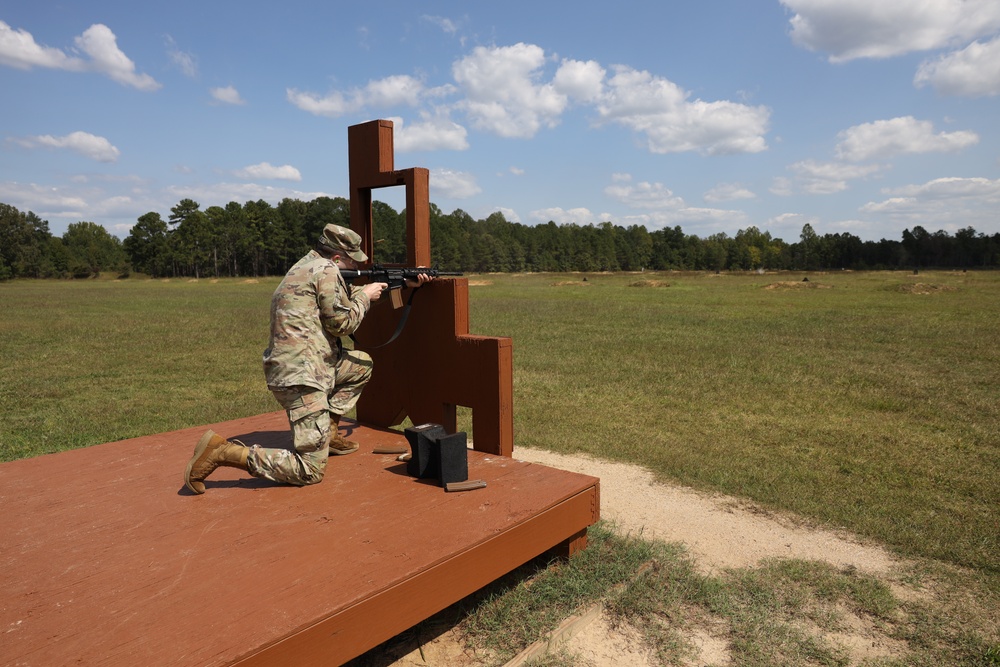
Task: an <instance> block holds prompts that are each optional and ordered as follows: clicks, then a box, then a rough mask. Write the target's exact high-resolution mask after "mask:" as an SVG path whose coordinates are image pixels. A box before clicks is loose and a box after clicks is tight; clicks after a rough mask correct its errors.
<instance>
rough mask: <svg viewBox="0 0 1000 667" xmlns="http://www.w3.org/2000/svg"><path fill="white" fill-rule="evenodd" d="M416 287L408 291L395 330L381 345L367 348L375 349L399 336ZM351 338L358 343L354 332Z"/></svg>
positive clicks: (408, 312) (408, 314)
mask: <svg viewBox="0 0 1000 667" xmlns="http://www.w3.org/2000/svg"><path fill="white" fill-rule="evenodd" d="M418 289H420V288H419V287H414V288H413V291H412V292H410V298H409V299H407V300H406V305H405V306H403V314H402V316H401V317H400V318H399V323H398V324H397V325H396V330H395V331H393V332H392V336H391V337H390V338H389V340H387V341H386V342H384V343H382V344H381V345H375V346H373V347H369V348H368V349H369V350H377V349H379V348H380V347H385V346H386V345H388V344H389V343H391V342H392V341H394V340H396V339H397V338H399V334H401V333H403V327H405V326H406V320H407V318H408V317H409V316H410V307H411V306H412V305H413V297H415V296H416V295H417V290H418ZM351 340H353V341H354V344H355V345H357V344H358V339H357V338H355V337H354V334H351Z"/></svg>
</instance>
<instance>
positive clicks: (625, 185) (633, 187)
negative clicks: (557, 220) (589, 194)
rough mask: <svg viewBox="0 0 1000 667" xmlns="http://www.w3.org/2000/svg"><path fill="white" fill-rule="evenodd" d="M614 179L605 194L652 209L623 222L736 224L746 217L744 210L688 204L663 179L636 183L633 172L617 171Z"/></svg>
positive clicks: (655, 225) (652, 225)
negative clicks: (662, 181) (654, 181)
mask: <svg viewBox="0 0 1000 667" xmlns="http://www.w3.org/2000/svg"><path fill="white" fill-rule="evenodd" d="M611 180H612V182H611V185H609V186H607V187H606V188H604V194H606V195H607V196H609V197H611V198H612V199H615V200H617V201H619V202H621V203H623V204H625V205H626V206H628V207H630V208H633V209H640V210H645V211H648V212H646V213H642V214H640V215H633V216H628V217H626V218H625V219H624V220H623V222H626V223H627V224H635V225H645V226H646V227H648V228H651V229H662V228H663V227H669V226H673V225H678V224H683V223H687V224H691V225H694V226H698V225H705V224H721V225H732V224H737V223H740V222H742V221H744V220H746V214H745V213H744V212H743V211H736V210H728V209H719V208H704V207H697V206H688V205H687V203H686V202H685V201H684V199H683V198H682V197H679V196H677V195H675V194H674V193H673V191H671V190H670V188H668V187H666V186H665V185H663V184H662V183H650V182H648V181H640V182H638V183H635V184H633V183H632V177H631V175H629V174H614V175H613V176H612V178H611Z"/></svg>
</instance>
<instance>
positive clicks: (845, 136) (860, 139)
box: [834, 70, 1000, 162]
mask: <svg viewBox="0 0 1000 667" xmlns="http://www.w3.org/2000/svg"><path fill="white" fill-rule="evenodd" d="M998 71H1000V70H998ZM837 138H838V139H840V142H839V143H838V144H837V146H836V148H835V149H834V152H835V153H836V156H837V157H838V158H840V159H841V160H850V161H852V162H860V161H864V160H884V159H888V158H890V157H893V156H895V155H902V154H906V153H947V152H954V151H960V150H962V149H963V148H968V147H969V146H973V145H975V144H976V143H978V142H979V135H977V134H976V133H975V132H968V131H958V132H939V133H937V134H935V133H934V124H933V123H931V122H930V121H927V120H917V119H916V118H914V117H913V116H903V117H901V118H892V119H890V120H877V121H875V122H872V123H863V124H861V125H855V126H854V127H850V128H848V129H846V130H844V131H843V132H841V133H840V134H838V135H837Z"/></svg>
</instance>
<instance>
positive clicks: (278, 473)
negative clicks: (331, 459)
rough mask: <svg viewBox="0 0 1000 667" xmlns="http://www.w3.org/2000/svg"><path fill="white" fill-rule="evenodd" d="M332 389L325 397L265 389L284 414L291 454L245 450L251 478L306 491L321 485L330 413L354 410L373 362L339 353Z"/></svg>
mask: <svg viewBox="0 0 1000 667" xmlns="http://www.w3.org/2000/svg"><path fill="white" fill-rule="evenodd" d="M334 371H335V377H336V378H337V380H336V384H334V386H333V389H332V390H331V391H330V393H329V394H327V393H326V392H325V391H322V390H318V389H315V388H314V387H306V386H294V387H269V389H270V390H271V393H272V394H274V398H275V399H277V401H278V403H279V404H280V405H281V407H283V408H284V409H285V412H286V413H287V414H288V424H289V426H290V427H291V429H292V449H290V450H289V449H276V448H265V447H261V446H260V445H253V446H252V447H250V453H249V456H248V457H247V466H248V468H249V470H250V474H251V475H253V476H254V477H263V478H265V479H270V480H273V481H275V482H284V483H286V484H294V485H296V486H306V485H308V484H316V483H318V482H321V481H323V475H324V473H325V472H326V461H327V457H328V456H329V449H330V434H331V433H332V430H333V429H334V428H336V427H335V426H334V425H333V424H332V421H331V419H330V413H333V414H335V415H343V414H344V413H346V412H348V411H349V410H352V409H354V406H355V404H357V402H358V397H359V396H360V395H361V391H362V390H363V389H364V387H365V384H367V383H368V380H369V379H370V378H371V375H372V358H371V357H370V356H368V354H367V353H365V352H362V351H360V350H343V351H342V352H341V353H340V357H339V359H338V360H337V364H336V366H335V367H334Z"/></svg>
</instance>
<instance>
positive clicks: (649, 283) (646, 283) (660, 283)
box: [628, 280, 670, 287]
mask: <svg viewBox="0 0 1000 667" xmlns="http://www.w3.org/2000/svg"><path fill="white" fill-rule="evenodd" d="M628 286H629V287H670V283H668V282H667V281H665V280H637V281H635V282H634V283H629V284H628Z"/></svg>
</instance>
